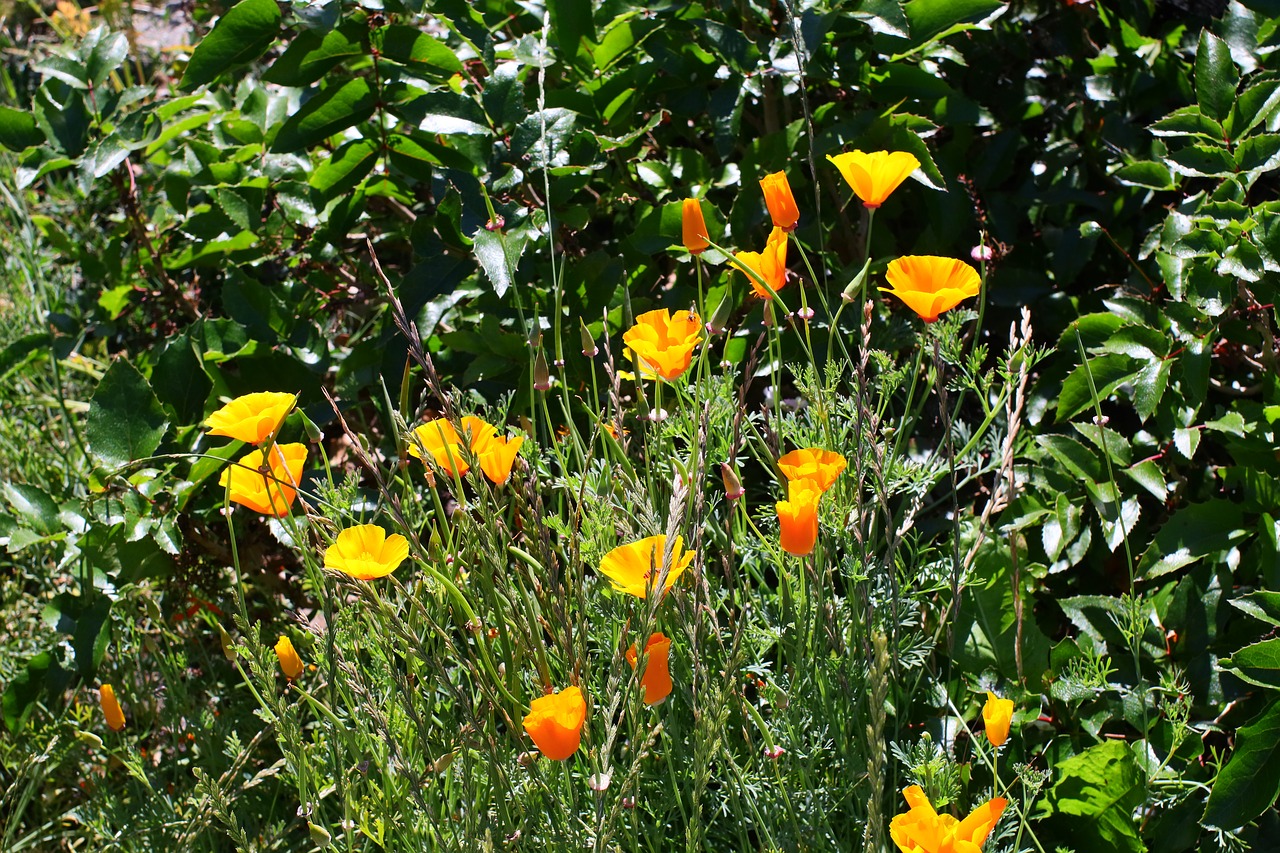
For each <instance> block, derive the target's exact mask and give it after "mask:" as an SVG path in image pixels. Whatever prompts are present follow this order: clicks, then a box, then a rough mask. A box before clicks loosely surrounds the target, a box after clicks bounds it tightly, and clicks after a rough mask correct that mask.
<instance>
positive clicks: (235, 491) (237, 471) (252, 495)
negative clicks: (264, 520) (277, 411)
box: [218, 444, 307, 517]
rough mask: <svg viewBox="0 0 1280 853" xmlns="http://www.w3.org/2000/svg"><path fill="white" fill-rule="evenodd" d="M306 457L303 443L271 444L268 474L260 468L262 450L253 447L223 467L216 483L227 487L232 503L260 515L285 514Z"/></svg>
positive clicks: (291, 501)
mask: <svg viewBox="0 0 1280 853" xmlns="http://www.w3.org/2000/svg"><path fill="white" fill-rule="evenodd" d="M306 461H307V446H306V445H305V444H275V445H272V446H271V473H270V474H264V473H263V472H262V467H263V462H262V451H261V450H253V451H250V452H249V453H246V454H245V455H244V456H243V457H242V458H241V459H240V461H239V462H236V463H235V464H233V465H230V466H228V467H227V468H226V469H225V470H223V472H222V476H220V477H219V478H218V485H219V486H223V487H224V488H226V489H228V490H229V492H230V499H231V502H232V503H238V504H241V505H242V506H247V507H248V508H249V509H251V510H253V511H254V512H257V513H261V514H262V515H274V516H277V517H279V516H283V515H288V513H289V507H290V506H291V505H292V504H293V499H294V498H295V497H296V496H297V494H298V488H297V486H298V481H299V480H300V479H301V477H302V466H303V465H304V464H305V463H306Z"/></svg>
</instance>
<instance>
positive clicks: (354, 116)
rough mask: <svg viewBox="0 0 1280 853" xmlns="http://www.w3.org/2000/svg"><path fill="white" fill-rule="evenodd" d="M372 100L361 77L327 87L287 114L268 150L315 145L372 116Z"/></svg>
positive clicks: (281, 150) (294, 149)
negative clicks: (298, 108) (291, 113)
mask: <svg viewBox="0 0 1280 853" xmlns="http://www.w3.org/2000/svg"><path fill="white" fill-rule="evenodd" d="M375 100H376V98H375V97H374V94H373V90H372V89H370V88H369V83H368V81H367V80H365V79H364V78H363V77H357V78H355V79H354V80H348V81H346V82H345V83H343V84H342V85H341V86H330V87H329V88H327V89H325V90H324V91H323V92H321V93H320V94H318V95H316V96H315V97H314V98H312V99H311V100H309V101H307V102H306V103H305V104H303V105H302V108H301V109H300V110H298V111H297V112H296V113H294V114H293V115H291V116H289V118H288V120H287V121H285V123H284V126H283V127H281V128H280V132H279V133H278V134H276V138H275V140H274V141H273V142H272V143H271V150H272V151H276V152H280V153H287V152H290V151H298V150H300V149H303V148H309V147H311V146H312V145H316V144H318V143H320V142H321V141H323V140H325V139H328V138H329V137H330V136H332V135H333V134H335V133H338V132H339V131H343V130H346V129H347V128H349V127H352V126H353V125H357V124H359V123H360V122H362V121H364V120H365V119H367V118H369V116H371V115H373V110H374V101H375Z"/></svg>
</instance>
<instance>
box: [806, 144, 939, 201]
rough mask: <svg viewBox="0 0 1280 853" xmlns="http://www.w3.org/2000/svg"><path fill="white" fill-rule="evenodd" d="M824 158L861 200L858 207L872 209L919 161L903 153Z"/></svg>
mask: <svg viewBox="0 0 1280 853" xmlns="http://www.w3.org/2000/svg"><path fill="white" fill-rule="evenodd" d="M827 159H828V160H830V161H831V162H832V164H834V165H835V167H836V168H837V169H839V170H840V174H842V175H844V179H845V180H846V181H848V182H849V186H850V187H852V188H853V192H854V195H856V196H857V197H858V198H860V199H862V206H863V207H867V208H871V209H872V210H874V209H875V208H877V207H879V206H880V205H882V204H884V200H885V199H887V198H888V197H889V195H890V194H891V193H892V192H893V191H894V190H896V189H897V188H898V185H899V184H901V183H902V182H903V181H905V180H906V179H907V177H908V176H909V175H910V174H911V173H912V172H914V171H915V170H916V169H919V168H920V161H919V160H917V159H916V158H915V155H913V154H908V153H907V152H906V151H873V152H871V153H870V154H868V153H866V152H864V151H846V152H845V153H844V154H837V155H835V156H834V157H832V156H831V155H830V154H828V155H827Z"/></svg>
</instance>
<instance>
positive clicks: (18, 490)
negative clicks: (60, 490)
mask: <svg viewBox="0 0 1280 853" xmlns="http://www.w3.org/2000/svg"><path fill="white" fill-rule="evenodd" d="M4 499H5V501H6V502H7V503H8V504H9V507H10V508H11V509H12V510H13V512H14V514H15V515H16V516H17V517H18V518H19V519H21V520H22V522H23V523H24V524H26V525H27V526H28V527H30V528H31V529H32V530H35V531H36V532H37V533H40V534H43V535H44V536H51V535H53V534H54V533H56V532H58V531H59V530H60V529H61V528H62V525H61V524H60V523H59V522H58V505H57V504H56V503H55V502H54V500H53V498H51V497H49V495H47V494H46V493H45V492H44V491H43V490H42V489H40V488H39V487H38V486H32V485H28V484H26V483H5V484H4Z"/></svg>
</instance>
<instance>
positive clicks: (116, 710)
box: [98, 684, 124, 732]
mask: <svg viewBox="0 0 1280 853" xmlns="http://www.w3.org/2000/svg"><path fill="white" fill-rule="evenodd" d="M98 704H99V705H101V706H102V715H103V716H104V717H106V718H107V726H108V727H110V729H111V731H113V732H118V731H120V730H121V729H123V728H124V711H123V710H122V709H121V708H120V701H119V700H118V699H116V690H115V688H114V687H112V686H111V685H110V684H104V685H102V686H101V687H99V688H98Z"/></svg>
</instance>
